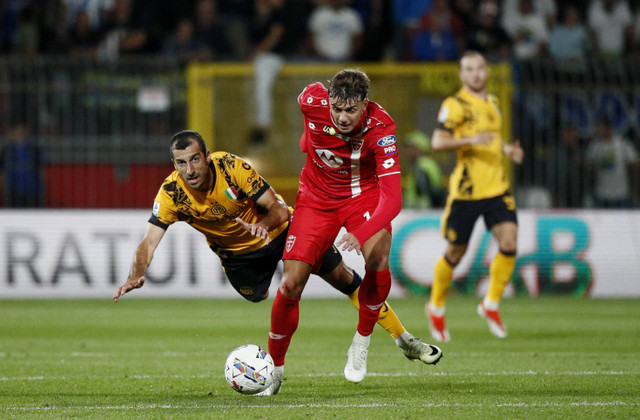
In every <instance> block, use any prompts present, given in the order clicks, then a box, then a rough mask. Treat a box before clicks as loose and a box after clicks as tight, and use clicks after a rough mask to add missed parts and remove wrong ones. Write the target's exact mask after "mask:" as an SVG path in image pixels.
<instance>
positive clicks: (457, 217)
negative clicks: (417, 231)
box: [426, 51, 524, 341]
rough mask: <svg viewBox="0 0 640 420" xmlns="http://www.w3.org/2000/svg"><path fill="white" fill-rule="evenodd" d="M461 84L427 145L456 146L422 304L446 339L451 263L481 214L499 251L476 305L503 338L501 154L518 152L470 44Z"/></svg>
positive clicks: (506, 262) (510, 204) (506, 209)
mask: <svg viewBox="0 0 640 420" xmlns="http://www.w3.org/2000/svg"><path fill="white" fill-rule="evenodd" d="M459 77H460V81H461V82H462V88H461V89H460V90H459V91H458V92H457V93H456V94H454V95H453V96H449V97H448V98H446V99H445V101H444V102H443V103H442V106H441V107H440V112H439V114H438V126H437V128H436V129H435V130H434V132H433V137H432V147H433V150H456V153H457V161H456V166H455V168H454V170H453V173H452V174H451V178H450V182H449V196H448V198H447V204H446V207H445V211H444V215H443V218H442V231H443V235H444V237H445V238H446V239H447V241H448V245H447V249H446V251H445V254H444V255H443V256H442V257H441V258H440V259H439V260H438V262H437V263H436V266H435V270H434V278H433V284H432V288H431V297H430V299H429V302H428V303H427V305H426V313H427V317H428V318H429V326H430V328H431V335H432V336H433V338H434V339H435V340H437V341H449V339H450V335H449V331H448V330H447V328H446V326H445V319H444V316H445V301H446V297H447V292H448V291H449V287H450V285H451V280H452V277H453V269H454V268H455V266H456V265H457V264H458V263H459V262H460V260H461V259H462V257H463V256H464V254H465V252H466V250H467V245H468V242H469V238H470V236H471V232H472V231H473V226H474V224H475V222H476V220H477V218H478V217H480V216H481V215H482V216H483V217H484V221H485V225H486V227H487V229H489V230H491V232H492V233H493V235H494V236H495V238H496V239H497V241H498V246H499V250H498V253H497V255H496V256H495V258H494V259H493V261H492V263H491V266H490V268H489V273H490V281H489V290H488V292H487V294H486V295H485V297H484V299H483V300H482V302H480V304H479V305H478V308H477V310H478V314H479V315H480V316H482V317H484V318H485V319H486V320H487V322H488V324H489V330H490V331H491V333H493V334H494V335H495V336H496V337H500V338H504V337H506V336H507V330H506V328H505V327H504V325H503V324H502V321H501V320H500V314H499V312H498V306H499V303H500V299H501V297H502V293H503V291H504V288H505V286H506V285H507V283H508V282H509V279H510V278H511V274H512V273H513V269H514V267H515V257H516V251H517V236H518V221H517V216H516V203H515V199H514V198H513V196H512V195H511V193H510V192H509V188H510V185H509V181H508V179H507V174H506V171H505V165H504V156H507V157H508V158H509V159H511V160H512V161H513V162H515V163H521V162H522V159H523V157H524V152H523V150H522V147H520V144H519V142H514V143H513V144H508V143H505V142H504V140H503V139H502V136H501V131H502V117H501V114H500V110H499V104H498V99H497V98H496V97H495V96H493V95H490V94H488V93H487V91H486V83H487V79H488V77H489V69H488V67H487V63H486V61H485V59H484V57H483V56H482V55H481V54H480V53H478V52H474V51H469V52H466V53H464V54H463V56H462V58H461V59H460V72H459Z"/></svg>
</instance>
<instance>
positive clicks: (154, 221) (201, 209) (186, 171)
mask: <svg viewBox="0 0 640 420" xmlns="http://www.w3.org/2000/svg"><path fill="white" fill-rule="evenodd" d="M170 152H171V160H172V162H173V165H174V167H175V169H176V170H175V171H174V172H173V173H171V175H169V176H168V177H167V178H166V179H165V180H164V183H163V184H162V186H161V187H160V190H159V191H158V194H157V195H156V198H155V201H154V205H153V212H152V215H151V217H150V218H149V222H148V224H147V230H146V232H145V235H144V237H143V238H142V241H141V242H140V244H139V245H138V247H137V249H136V251H135V253H134V255H133V260H132V262H131V268H130V271H129V277H128V279H127V281H126V282H125V283H124V284H123V285H122V286H121V287H119V288H118V290H117V291H116V292H115V294H114V295H113V299H114V300H115V301H116V302H117V301H118V299H120V297H122V295H124V294H125V293H127V292H129V291H131V290H133V289H137V288H139V287H142V286H143V285H144V282H145V278H144V275H145V272H146V271H147V268H149V265H150V264H151V260H152V258H153V253H154V251H155V249H156V248H157V246H158V244H159V243H160V241H161V239H162V238H163V236H164V233H165V231H166V230H167V228H168V227H169V226H170V225H171V224H173V223H175V222H178V221H185V222H187V223H189V224H190V225H191V226H192V227H193V228H194V229H196V230H197V231H199V232H201V233H202V234H203V235H204V236H205V238H206V240H207V244H208V245H209V247H210V248H211V250H212V251H213V252H215V253H216V254H217V255H218V257H219V258H220V262H221V264H222V267H223V268H224V272H225V274H226V276H227V278H228V279H229V282H230V283H231V285H232V286H233V287H234V288H235V289H236V290H237V291H238V293H240V295H241V296H242V297H244V298H245V299H247V300H249V301H251V302H259V301H262V300H264V299H266V298H267V297H268V295H269V285H270V284H271V278H272V277H273V274H274V272H275V271H276V267H277V265H278V262H279V261H280V260H281V259H282V254H283V252H284V249H285V246H286V238H287V232H288V230H289V219H290V217H291V209H290V208H289V207H288V206H287V205H286V204H285V203H284V202H283V201H282V199H281V198H280V197H279V196H278V195H277V194H276V192H275V191H274V189H273V188H272V187H271V186H270V185H269V183H268V182H267V181H265V179H264V178H262V177H261V176H260V174H258V172H256V170H255V169H253V167H251V165H249V163H247V162H245V161H244V160H242V159H241V158H239V157H237V156H235V155H233V154H231V153H226V152H220V151H219V152H215V153H210V152H209V150H207V147H206V145H205V142H204V140H203V139H202V137H201V136H200V134H199V133H197V132H195V131H181V132H179V133H177V134H175V135H174V136H173V137H172V139H171V143H170ZM314 274H317V275H319V276H321V277H322V278H323V279H324V280H325V281H327V283H329V284H330V285H331V286H333V287H334V288H336V289H338V290H339V291H341V292H342V293H344V294H345V295H347V296H348V297H349V299H350V300H351V302H352V303H353V305H354V306H356V308H357V307H358V305H359V304H358V290H359V288H360V284H361V283H362V279H361V278H360V276H359V275H358V274H357V273H356V272H354V271H353V270H352V269H351V268H349V267H348V266H347V265H346V264H345V263H344V261H343V260H342V256H341V255H340V252H339V251H338V249H337V248H336V247H335V246H332V247H331V248H329V249H328V250H327V252H326V254H325V255H324V258H323V260H322V264H321V266H320V267H319V269H318V272H317V273H314ZM378 323H379V324H380V325H381V326H382V327H383V328H385V329H386V330H387V332H389V334H390V335H391V337H392V338H393V339H394V340H395V342H396V344H397V345H398V347H400V349H401V350H402V351H403V353H404V355H405V356H406V357H407V358H409V359H410V360H422V361H423V362H425V363H426V361H430V360H431V359H432V358H433V357H432V356H431V354H432V352H433V351H438V352H440V350H439V349H438V348H437V347H435V346H430V345H427V344H425V343H423V342H422V341H421V340H420V339H419V338H417V337H414V336H413V335H411V334H410V333H409V332H408V331H406V330H405V328H404V327H403V325H402V323H401V322H400V320H399V319H398V317H397V316H396V314H395V313H394V312H393V310H392V309H391V307H390V306H389V305H388V304H387V303H386V302H385V303H384V305H383V308H382V310H381V311H380V315H379V317H378ZM423 359H424V360H423Z"/></svg>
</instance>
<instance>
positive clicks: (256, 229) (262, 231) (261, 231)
mask: <svg viewBox="0 0 640 420" xmlns="http://www.w3.org/2000/svg"><path fill="white" fill-rule="evenodd" d="M236 222H238V223H240V224H241V225H242V227H243V228H245V230H247V231H248V232H250V233H251V234H252V235H253V236H257V237H259V238H262V239H263V240H264V244H265V245H267V244H268V243H269V242H270V241H271V238H270V237H269V231H268V230H267V228H265V227H264V226H260V225H257V224H254V223H247V222H245V221H244V220H242V219H241V218H239V217H236Z"/></svg>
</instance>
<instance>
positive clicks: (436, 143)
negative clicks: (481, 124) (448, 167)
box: [431, 128, 495, 152]
mask: <svg viewBox="0 0 640 420" xmlns="http://www.w3.org/2000/svg"><path fill="white" fill-rule="evenodd" d="M494 138H495V136H494V135H493V134H491V133H488V132H483V133H478V134H476V135H475V136H471V137H461V138H454V137H453V135H452V134H451V133H450V132H449V131H447V130H444V129H442V128H436V129H435V130H433V135H432V136H431V147H432V149H433V151H435V152H439V151H444V150H453V149H458V148H460V147H463V146H486V145H487V144H489V143H491V142H492V141H493V139H494Z"/></svg>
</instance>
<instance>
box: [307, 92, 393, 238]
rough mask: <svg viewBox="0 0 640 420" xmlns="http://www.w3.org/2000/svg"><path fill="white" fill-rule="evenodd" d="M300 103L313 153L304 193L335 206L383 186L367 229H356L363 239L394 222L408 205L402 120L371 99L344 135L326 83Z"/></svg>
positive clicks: (321, 205)
mask: <svg viewBox="0 0 640 420" xmlns="http://www.w3.org/2000/svg"><path fill="white" fill-rule="evenodd" d="M298 103H299V104H300V108H301V110H302V114H303V115H304V134H303V135H302V137H301V139H300V147H301V148H302V151H303V152H306V153H307V162H306V164H305V166H304V168H303V169H302V173H301V174H300V189H299V194H301V195H303V196H305V198H306V199H307V200H311V201H313V202H314V203H316V204H317V205H318V207H319V208H326V209H330V208H333V207H335V205H336V203H337V202H340V201H342V200H345V199H349V198H352V197H357V196H358V195H360V194H362V193H363V192H366V191H369V190H372V189H380V202H379V205H378V208H377V209H376V211H375V213H374V215H372V216H371V219H370V220H369V221H368V222H367V223H365V225H367V228H365V226H363V228H364V229H360V228H359V229H358V231H359V232H352V233H354V235H356V236H357V237H358V239H359V240H360V243H361V244H362V243H363V242H364V240H366V239H368V238H369V237H370V236H371V235H373V234H374V233H375V232H377V230H379V229H380V228H381V227H382V226H384V225H385V224H386V223H390V222H391V220H392V219H393V218H394V217H395V216H396V215H397V214H398V212H399V211H400V207H401V206H402V193H401V188H400V162H399V158H398V150H397V144H396V137H395V129H396V124H395V122H394V121H393V119H392V118H391V116H390V115H389V114H388V113H387V112H386V111H385V110H384V109H383V108H382V107H381V106H380V105H378V104H377V103H375V102H372V101H369V103H368V105H367V108H366V110H365V112H364V114H363V116H362V121H361V122H360V125H359V126H358V128H357V129H356V130H355V131H354V132H353V133H351V134H350V135H344V134H341V133H340V132H339V131H338V129H337V128H336V125H335V124H334V122H333V119H332V117H331V112H330V104H329V92H328V91H327V89H326V88H325V87H324V86H323V85H322V83H320V82H316V83H313V84H311V85H309V86H307V87H306V88H305V89H304V90H303V91H302V93H301V94H300V95H299V96H298ZM383 178H384V179H383ZM383 200H384V201H383ZM381 204H382V205H381ZM369 222H373V223H369Z"/></svg>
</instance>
